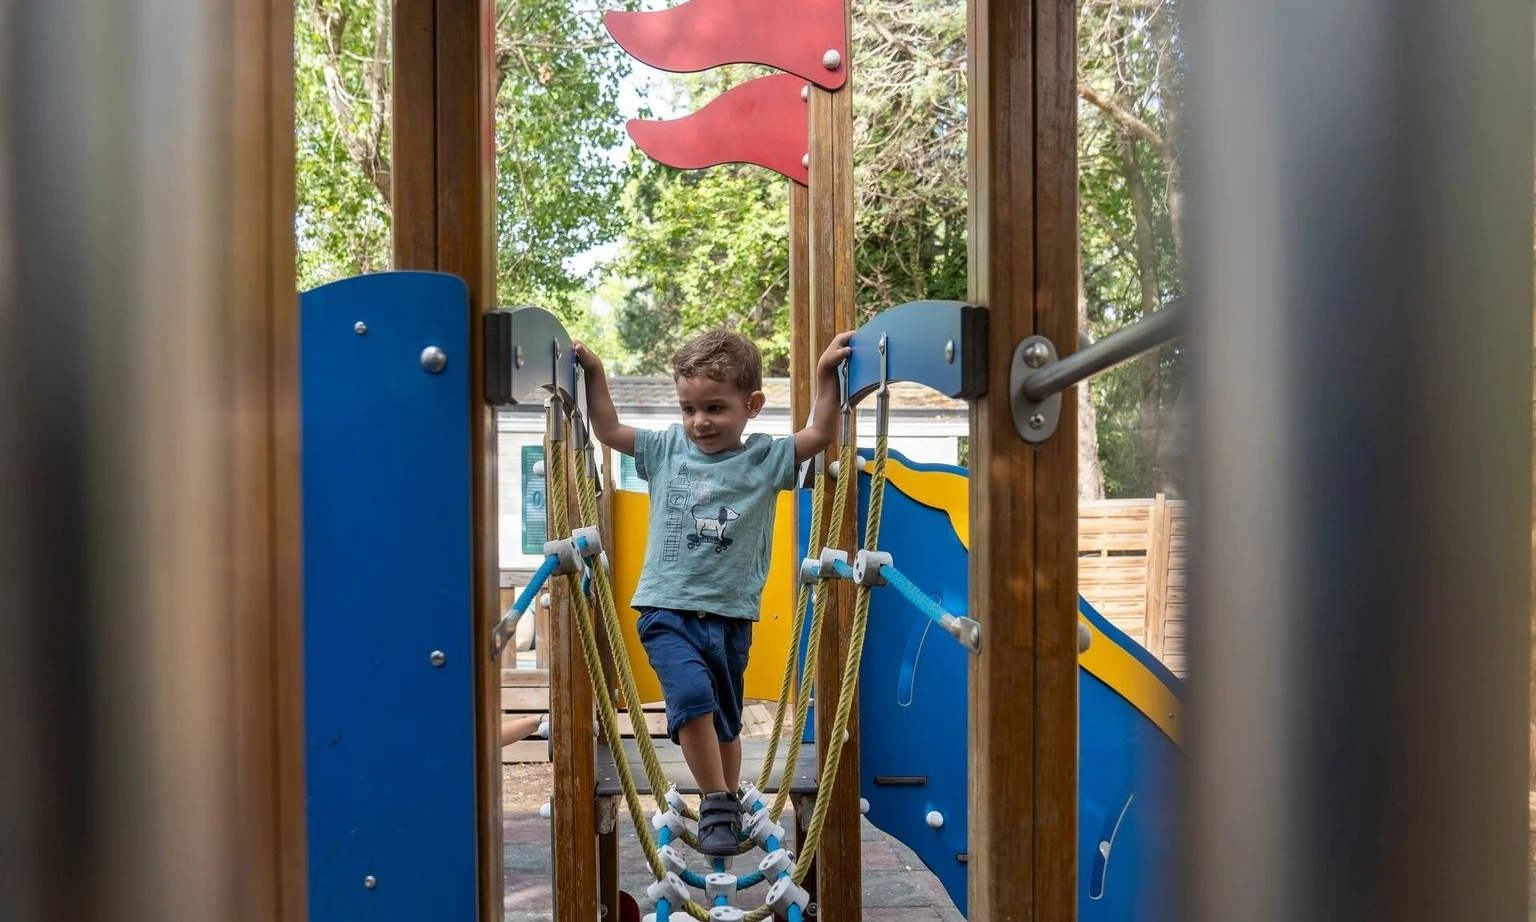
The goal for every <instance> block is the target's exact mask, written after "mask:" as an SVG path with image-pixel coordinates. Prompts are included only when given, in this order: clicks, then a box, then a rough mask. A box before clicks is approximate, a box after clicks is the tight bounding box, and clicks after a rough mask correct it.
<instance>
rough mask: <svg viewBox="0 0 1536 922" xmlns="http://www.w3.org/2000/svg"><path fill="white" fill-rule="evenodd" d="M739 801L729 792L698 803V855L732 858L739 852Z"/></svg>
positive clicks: (705, 797) (709, 797)
mask: <svg viewBox="0 0 1536 922" xmlns="http://www.w3.org/2000/svg"><path fill="white" fill-rule="evenodd" d="M740 842H741V801H739V800H737V799H736V798H734V797H732V796H731V795H730V794H728V793H720V794H705V795H704V797H703V799H702V800H700V801H699V854H701V855H708V856H710V857H711V858H731V857H734V856H735V855H736V854H737V853H738V852H739V851H740V850H741V849H740V848H739V844H740Z"/></svg>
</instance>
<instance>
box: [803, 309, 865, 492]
mask: <svg viewBox="0 0 1536 922" xmlns="http://www.w3.org/2000/svg"><path fill="white" fill-rule="evenodd" d="M851 339H853V331H851V330H849V331H845V332H842V333H839V334H837V335H836V336H834V337H833V338H832V342H830V343H828V344H827V351H825V352H823V353H822V354H821V359H820V360H819V361H818V362H817V363H816V401H815V403H813V404H812V405H811V421H810V422H809V423H807V424H806V427H805V428H804V429H801V430H800V431H799V432H796V433H795V464H803V463H805V460H806V459H807V458H813V457H815V456H816V455H819V454H821V453H822V452H823V451H826V450H827V446H829V445H831V444H832V442H833V440H834V439H836V438H837V414H838V411H839V410H840V409H841V407H840V406H839V403H838V398H839V394H838V386H837V366H838V365H839V364H840V363H841V362H842V361H843V360H844V359H846V358H848V356H849V355H851V354H852V353H853V349H852V347H850V346H849V345H848V342H849V340H851Z"/></svg>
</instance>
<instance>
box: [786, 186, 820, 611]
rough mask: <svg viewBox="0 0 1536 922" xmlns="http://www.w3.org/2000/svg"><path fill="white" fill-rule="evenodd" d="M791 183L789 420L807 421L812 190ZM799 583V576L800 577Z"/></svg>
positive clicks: (812, 365)
mask: <svg viewBox="0 0 1536 922" xmlns="http://www.w3.org/2000/svg"><path fill="white" fill-rule="evenodd" d="M786 182H788V183H789V388H790V390H789V422H790V427H791V429H793V428H797V427H799V426H802V425H804V424H805V420H806V415H807V414H809V413H810V412H811V381H812V376H813V373H814V372H815V370H816V367H815V361H816V357H815V356H814V355H813V354H812V353H811V267H810V264H809V261H810V258H811V254H810V245H811V239H810V238H811V224H810V222H811V212H810V208H811V201H810V190H809V189H807V188H806V187H805V186H802V185H800V184H799V183H797V182H795V181H794V180H786ZM797 585H798V580H797Z"/></svg>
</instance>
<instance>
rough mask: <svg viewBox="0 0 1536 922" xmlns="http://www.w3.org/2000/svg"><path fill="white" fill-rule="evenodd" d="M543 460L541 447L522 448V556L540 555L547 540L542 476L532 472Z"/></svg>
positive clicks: (547, 531) (525, 446)
mask: <svg viewBox="0 0 1536 922" xmlns="http://www.w3.org/2000/svg"><path fill="white" fill-rule="evenodd" d="M543 460H544V446H543V445H524V446H523V553H524V554H542V553H543V552H544V542H546V541H548V540H549V524H548V519H547V518H546V513H545V510H544V475H543V474H535V473H534V472H533V466H534V465H535V464H537V463H538V462H540V461H543Z"/></svg>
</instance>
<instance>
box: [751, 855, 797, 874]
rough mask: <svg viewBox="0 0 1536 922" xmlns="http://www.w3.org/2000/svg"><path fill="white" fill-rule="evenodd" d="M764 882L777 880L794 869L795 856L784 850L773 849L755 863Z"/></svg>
mask: <svg viewBox="0 0 1536 922" xmlns="http://www.w3.org/2000/svg"><path fill="white" fill-rule="evenodd" d="M757 869H758V870H759V871H762V872H763V879H764V880H778V879H779V878H780V877H782V876H784V875H785V874H787V873H789V872H790V871H793V870H794V869H795V854H794V852H791V851H790V850H789V849H786V848H779V849H775V850H774V851H771V852H769V853H768V855H767V857H765V858H764V859H763V860H762V861H759V862H758V863H757Z"/></svg>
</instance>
